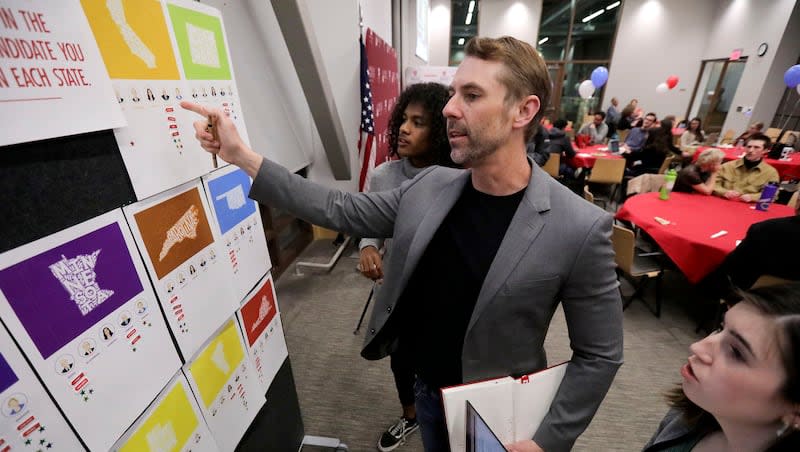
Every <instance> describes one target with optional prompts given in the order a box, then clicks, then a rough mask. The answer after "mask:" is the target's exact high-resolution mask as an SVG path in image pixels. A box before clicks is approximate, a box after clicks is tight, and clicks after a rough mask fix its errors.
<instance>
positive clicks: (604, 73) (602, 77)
mask: <svg viewBox="0 0 800 452" xmlns="http://www.w3.org/2000/svg"><path fill="white" fill-rule="evenodd" d="M606 81H608V69H606V68H604V67H603V66H597V67H596V68H595V69H594V70H593V71H592V85H594V87H595V88H598V89H599V88H600V87H601V86H603V85H605V84H606Z"/></svg>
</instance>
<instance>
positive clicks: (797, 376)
mask: <svg viewBox="0 0 800 452" xmlns="http://www.w3.org/2000/svg"><path fill="white" fill-rule="evenodd" d="M741 296H742V300H741V301H739V302H738V303H737V304H735V305H734V306H733V307H732V308H730V309H729V310H728V312H727V313H726V314H725V321H724V322H723V324H724V325H723V327H722V328H721V329H720V330H718V331H717V332H715V333H712V334H711V335H710V336H708V337H707V338H705V339H703V340H701V341H699V342H695V343H694V344H692V345H691V347H689V351H690V352H691V356H689V358H688V360H687V362H686V364H684V365H683V367H682V368H681V376H682V377H683V382H682V383H681V386H680V387H679V388H676V389H675V390H674V391H673V392H672V393H670V394H669V396H668V399H669V402H670V405H671V406H672V409H671V410H670V411H669V412H668V413H667V415H666V417H665V418H664V420H663V421H662V422H661V425H660V426H659V428H658V431H657V432H656V434H655V436H653V438H652V439H651V440H650V442H649V443H648V444H647V445H646V446H645V448H644V450H645V451H646V452H653V451H690V450H692V451H729V450H736V451H742V452H761V451H797V450H800V284H798V283H791V284H785V285H779V286H768V287H761V288H758V289H751V290H750V291H749V292H743V293H741Z"/></svg>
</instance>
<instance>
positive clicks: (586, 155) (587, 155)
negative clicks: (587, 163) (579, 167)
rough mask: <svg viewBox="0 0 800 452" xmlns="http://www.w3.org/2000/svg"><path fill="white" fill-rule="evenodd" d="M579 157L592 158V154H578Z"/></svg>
mask: <svg viewBox="0 0 800 452" xmlns="http://www.w3.org/2000/svg"><path fill="white" fill-rule="evenodd" d="M578 155H579V156H581V157H591V156H592V154H587V153H586V152H578Z"/></svg>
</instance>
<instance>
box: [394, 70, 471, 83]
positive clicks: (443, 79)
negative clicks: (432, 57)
mask: <svg viewBox="0 0 800 452" xmlns="http://www.w3.org/2000/svg"><path fill="white" fill-rule="evenodd" d="M457 70H458V67H450V66H416V67H414V66H410V67H408V68H406V76H405V82H406V86H411V85H414V84H416V83H439V84H440V85H444V86H450V84H451V83H453V77H455V75H456V71H457Z"/></svg>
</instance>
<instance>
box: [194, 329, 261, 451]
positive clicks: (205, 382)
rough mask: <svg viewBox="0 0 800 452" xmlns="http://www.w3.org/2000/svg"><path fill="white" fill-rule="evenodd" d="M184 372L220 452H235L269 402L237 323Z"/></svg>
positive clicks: (202, 352)
mask: <svg viewBox="0 0 800 452" xmlns="http://www.w3.org/2000/svg"><path fill="white" fill-rule="evenodd" d="M183 372H184V374H185V375H186V378H187V379H188V380H189V384H190V385H191V387H192V390H193V391H194V393H195V394H196V395H197V401H198V403H199V404H200V406H201V409H202V410H203V415H204V416H205V419H206V422H208V426H209V428H210V429H211V433H212V434H213V435H214V438H215V439H216V440H217V445H219V448H220V450H233V449H234V448H235V447H236V444H238V443H239V439H240V438H241V437H242V435H244V432H245V431H247V428H248V426H250V423H251V422H252V421H253V419H254V418H255V417H256V414H258V411H259V410H260V409H261V407H262V406H263V405H264V402H265V401H266V399H265V398H264V393H263V392H261V391H260V390H259V385H258V381H257V377H256V375H255V373H254V372H253V366H252V365H251V364H250V360H249V359H247V355H246V354H245V347H244V343H243V342H242V336H241V333H240V332H239V328H238V326H237V323H236V321H234V320H233V319H230V320H229V321H228V322H226V323H225V325H224V326H223V327H222V328H221V329H220V330H219V333H218V334H216V335H215V336H213V337H212V338H211V340H210V341H208V342H207V343H206V344H205V345H204V347H203V348H202V349H201V350H200V352H199V353H198V354H197V355H196V356H195V357H194V358H193V359H192V360H191V361H190V362H188V363H186V365H184V367H183Z"/></svg>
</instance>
